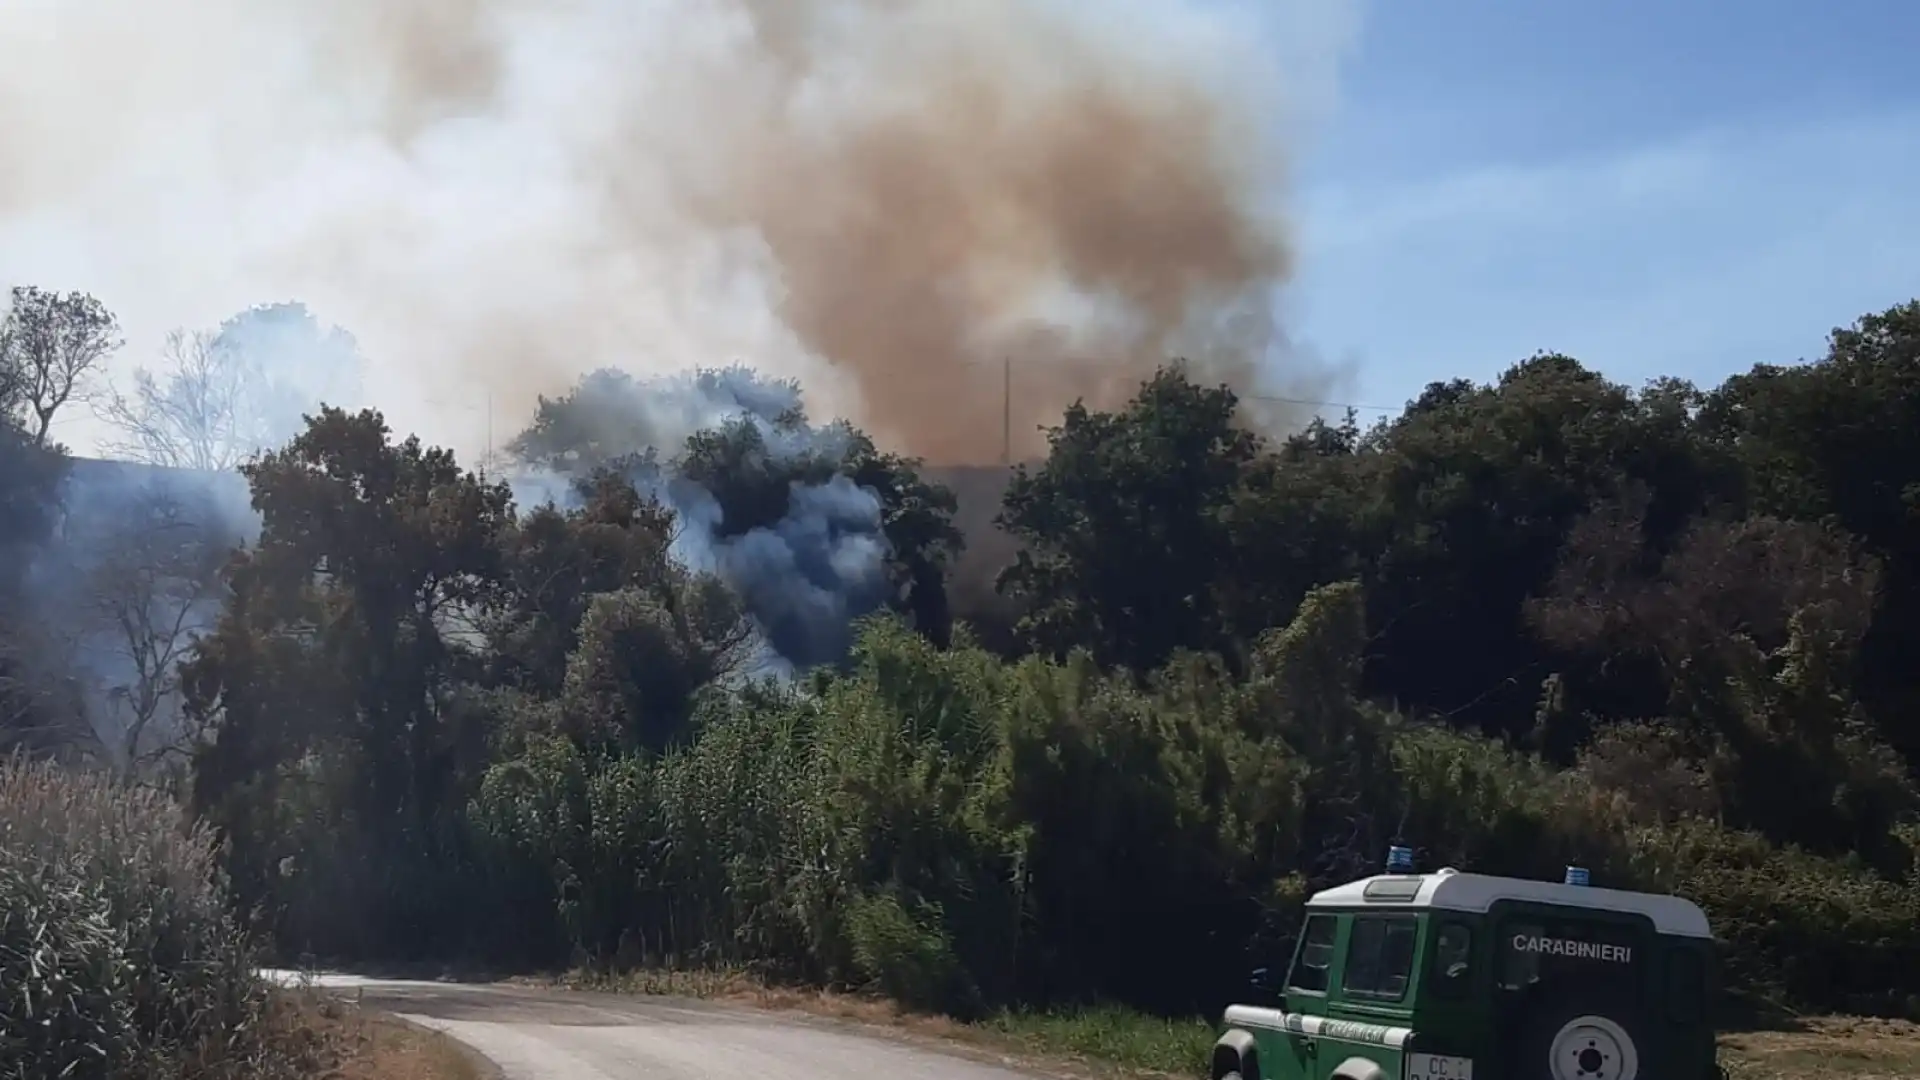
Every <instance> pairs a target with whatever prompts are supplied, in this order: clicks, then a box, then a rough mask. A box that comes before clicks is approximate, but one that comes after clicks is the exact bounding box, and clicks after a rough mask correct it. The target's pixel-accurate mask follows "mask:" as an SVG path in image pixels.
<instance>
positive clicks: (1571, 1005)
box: [1516, 1000, 1649, 1080]
mask: <svg viewBox="0 0 1920 1080" xmlns="http://www.w3.org/2000/svg"><path fill="white" fill-rule="evenodd" d="M1648 1046H1649V1044H1648V1042H1647V1039H1646V1036H1645V1028H1644V1027H1643V1026H1642V1024H1641V1022H1640V1017H1639V1015H1638V1013H1637V1012H1636V1011H1635V1010H1633V1009H1631V1008H1626V1007H1622V1006H1620V1005H1616V1004H1612V1003H1608V1002H1600V1001H1592V1000H1581V1001H1570V1002H1547V1003H1545V1004H1543V1006H1542V1007H1541V1008H1539V1009H1537V1010H1535V1011H1534V1012H1533V1014H1532V1016H1530V1017H1529V1019H1528V1023H1527V1026H1526V1034H1525V1035H1524V1036H1523V1037H1522V1039H1521V1046H1520V1063H1521V1067H1520V1070H1519V1071H1518V1072H1517V1073H1516V1076H1518V1077H1521V1078H1523V1080H1638V1078H1639V1077H1640V1076H1641V1074H1642V1072H1643V1067H1644V1064H1645V1063H1644V1062H1643V1061H1642V1058H1641V1055H1642V1054H1643V1053H1644V1049H1645V1048H1647V1047H1648Z"/></svg>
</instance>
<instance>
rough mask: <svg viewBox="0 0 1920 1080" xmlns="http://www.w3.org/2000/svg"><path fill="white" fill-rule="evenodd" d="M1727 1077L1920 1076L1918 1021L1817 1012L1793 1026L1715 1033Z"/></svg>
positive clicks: (1842, 1079)
mask: <svg viewBox="0 0 1920 1080" xmlns="http://www.w3.org/2000/svg"><path fill="white" fill-rule="evenodd" d="M1720 1063H1721V1064H1723V1065H1725V1066H1726V1067H1727V1073H1728V1075H1729V1076H1730V1077H1731V1080H1913V1078H1914V1077H1920V1024H1913V1023H1909V1022H1907V1021H1904V1020H1872V1019H1862V1018H1855V1017H1821V1018H1815V1019H1809V1020H1806V1021H1805V1022H1804V1023H1803V1025H1802V1029H1801V1030H1797V1031H1746V1032H1734V1033H1730V1034H1727V1035H1722V1036H1721V1037H1720Z"/></svg>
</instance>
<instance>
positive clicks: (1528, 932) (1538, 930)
mask: <svg viewBox="0 0 1920 1080" xmlns="http://www.w3.org/2000/svg"><path fill="white" fill-rule="evenodd" d="M1507 930H1508V931H1510V933H1509V934H1508V936H1510V937H1511V938H1512V939H1513V940H1514V941H1520V940H1522V939H1526V938H1537V937H1539V936H1541V935H1542V934H1543V933H1545V929H1544V928H1543V927H1540V926H1537V925H1534V924H1532V923H1517V924H1514V925H1511V926H1509V927H1508V928H1507ZM1501 940H1502V941H1504V940H1506V938H1504V937H1503V938H1502V939H1501ZM1539 981H1540V954H1539V953H1537V952H1534V951H1533V950H1531V949H1514V948H1508V947H1507V946H1505V945H1502V946H1501V947H1500V988H1501V989H1502V990H1525V989H1526V988H1527V987H1529V986H1532V985H1533V984H1534V983H1537V982H1539Z"/></svg>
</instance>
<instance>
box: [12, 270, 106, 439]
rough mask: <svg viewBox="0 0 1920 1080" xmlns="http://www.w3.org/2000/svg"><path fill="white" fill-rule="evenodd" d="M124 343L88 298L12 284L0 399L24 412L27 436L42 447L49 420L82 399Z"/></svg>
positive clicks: (102, 307) (102, 308)
mask: <svg viewBox="0 0 1920 1080" xmlns="http://www.w3.org/2000/svg"><path fill="white" fill-rule="evenodd" d="M123 344H125V342H124V341H123V340H122V339H121V337H120V323H119V320H118V319H116V318H114V315H113V313H112V312H110V311H108V310H107V308H106V305H104V304H102V303H101V302H100V301H98V300H96V299H94V298H93V297H91V296H88V295H87V294H85V293H80V292H70V293H66V294H65V295H62V294H60V293H53V292H47V291H45V290H43V289H38V288H35V287H33V286H31V285H22V286H16V287H15V288H14V289H13V293H12V304H11V306H9V307H8V309H7V314H6V317H5V318H4V319H0V400H4V401H5V402H6V404H7V405H9V406H10V407H12V408H15V409H18V410H21V411H23V412H24V413H25V414H26V415H25V416H24V417H23V419H24V421H25V423H26V426H27V432H28V434H29V435H30V436H31V437H32V438H33V441H34V442H35V443H36V444H38V445H41V446H45V445H46V444H47V441H48V432H49V431H50V430H51V429H52V427H53V420H54V417H55V416H57V415H58V414H59V412H60V410H61V409H63V408H65V407H66V406H67V404H68V403H69V402H73V401H79V400H85V398H86V395H87V390H88V384H89V383H90V382H91V381H92V378H93V375H94V373H95V370H96V369H97V368H98V367H99V365H100V363H101V362H102V361H103V360H105V359H106V358H107V357H108V356H110V355H112V354H113V352H114V351H115V350H116V349H118V348H120V346H121V345H123Z"/></svg>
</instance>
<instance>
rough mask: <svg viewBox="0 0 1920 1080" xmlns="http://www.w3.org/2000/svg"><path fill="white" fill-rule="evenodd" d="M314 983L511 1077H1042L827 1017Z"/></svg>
mask: <svg viewBox="0 0 1920 1080" xmlns="http://www.w3.org/2000/svg"><path fill="white" fill-rule="evenodd" d="M267 974H268V975H269V976H270V977H274V978H278V979H281V980H283V981H292V980H293V979H294V976H293V975H291V974H290V973H284V972H269V973H267ZM314 981H315V983H316V984H317V985H318V986H320V987H323V988H326V989H328V990H331V991H333V992H335V993H338V994H341V995H342V996H344V997H347V998H349V999H356V998H357V999H358V1000H359V1001H360V1002H361V1003H362V1004H363V1005H365V1006H366V1007H369V1008H376V1009H381V1010H384V1011H386V1012H391V1013H394V1014H397V1015H399V1016H401V1017H403V1018H405V1019H407V1020H410V1021H412V1022H414V1023H416V1024H420V1025H422V1026H424V1027H430V1028H434V1029H436V1030H439V1031H444V1032H446V1033H447V1034H448V1035H450V1036H452V1037H453V1038H455V1039H458V1040H459V1041H461V1042H463V1043H466V1044H467V1045H469V1046H471V1047H473V1048H474V1049H475V1050H478V1051H479V1052H480V1053H481V1054H483V1055H485V1056H486V1057H487V1059H488V1060H490V1061H492V1062H493V1063H494V1064H495V1065H497V1066H498V1067H499V1069H500V1072H501V1073H502V1075H503V1077H504V1080H611V1078H616V1077H617V1078H619V1080H742V1078H745V1077H778V1078H779V1080H1031V1078H1030V1077H1027V1076H1025V1075H1023V1074H1021V1073H1019V1072H1015V1071H1013V1070H1010V1069H1006V1068H1000V1067H997V1066H994V1065H989V1064H984V1063H981V1062H977V1061H972V1060H968V1059H966V1058H962V1057H957V1056H952V1055H949V1054H946V1053H942V1052H940V1051H939V1050H937V1049H932V1048H928V1047H923V1046H920V1045H916V1044H913V1043H910V1042H905V1041H902V1040H897V1039H892V1038H887V1037H884V1036H880V1035H875V1036H865V1035H861V1034H859V1033H857V1032H855V1031H852V1030H849V1029H847V1028H845V1027H843V1026H839V1025H835V1024H832V1023H829V1022H826V1021H812V1020H809V1019H806V1018H803V1017H788V1016H784V1015H771V1014H767V1013H761V1012H754V1011H750V1010H746V1009H736V1008H729V1007H726V1006H720V1005H708V1004H706V1003H703V1002H696V1001H677V1000H675V1001H667V1000H662V999H652V998H632V997H621V996H616V995H611V994H590V993H579V992H572V991H561V990H545V989H540V988H535V987H519V986H500V985H494V984H484V985H471V984H460V983H441V982H408V981H403V980H393V979H366V978H360V977H358V976H350V975H322V976H319V977H318V978H316V979H315V980H314Z"/></svg>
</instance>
